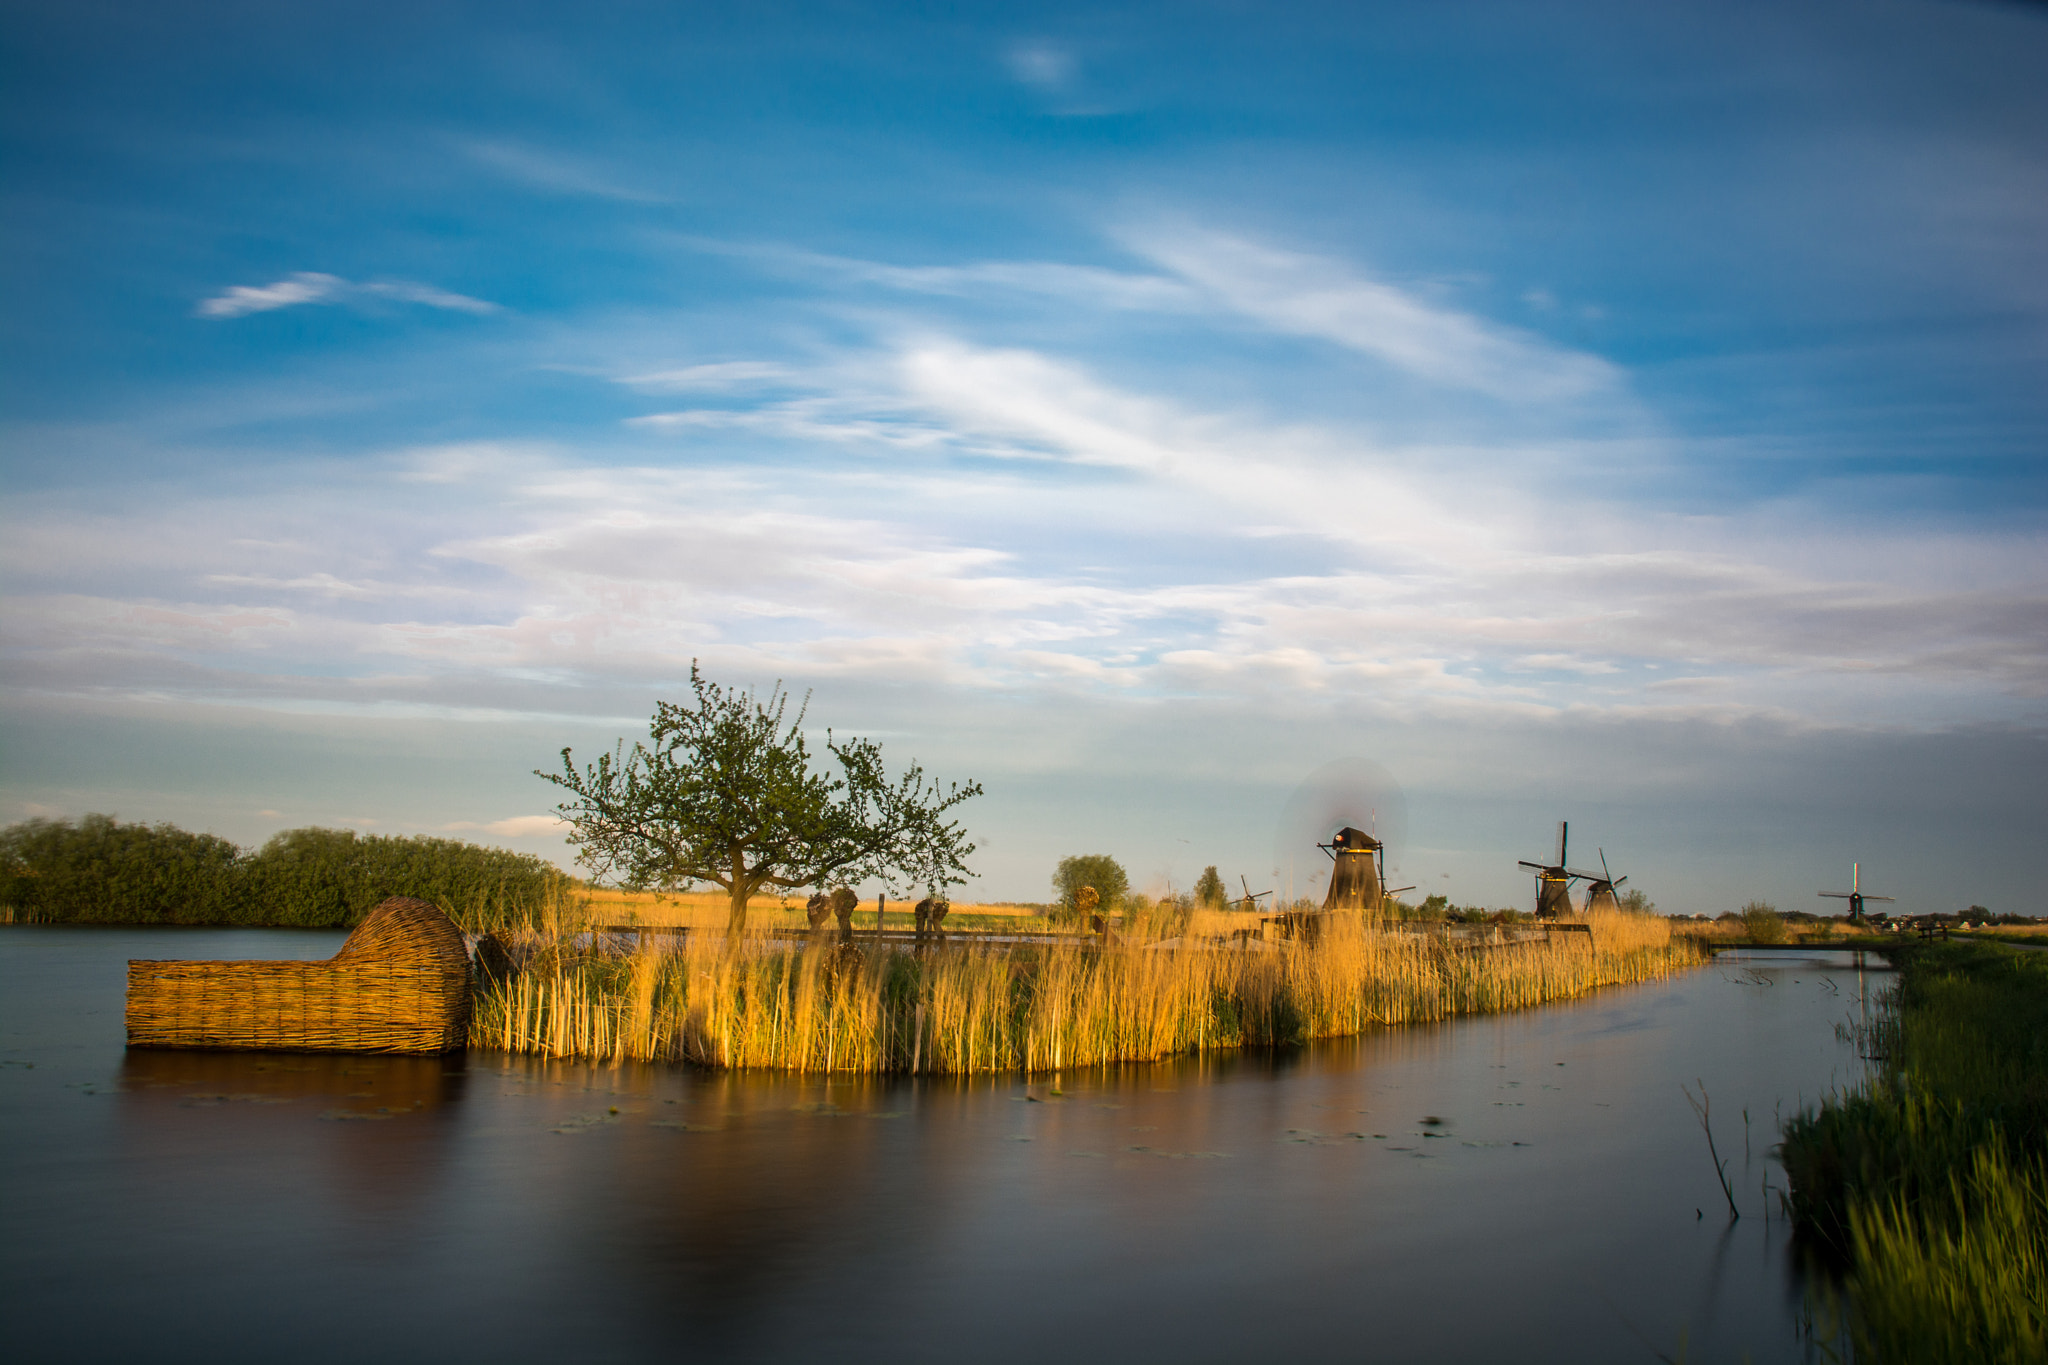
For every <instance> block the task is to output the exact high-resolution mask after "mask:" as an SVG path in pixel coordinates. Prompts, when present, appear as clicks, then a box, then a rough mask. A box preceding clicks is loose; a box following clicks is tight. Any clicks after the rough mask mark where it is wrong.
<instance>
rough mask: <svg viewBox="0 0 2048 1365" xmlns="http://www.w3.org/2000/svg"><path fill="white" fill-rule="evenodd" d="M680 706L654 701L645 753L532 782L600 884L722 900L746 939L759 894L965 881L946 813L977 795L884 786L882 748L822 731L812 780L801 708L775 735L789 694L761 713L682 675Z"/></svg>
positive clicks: (959, 843)
mask: <svg viewBox="0 0 2048 1365" xmlns="http://www.w3.org/2000/svg"><path fill="white" fill-rule="evenodd" d="M690 689H691V691H692V692H694V693H695V694H696V700H695V704H694V705H692V706H687V707H686V706H677V705H673V704H671V703H669V702H664V701H657V702H656V703H655V707H654V718H653V720H652V721H651V722H649V725H648V740H649V742H648V743H646V744H640V743H635V744H634V745H633V750H632V752H631V753H630V754H629V753H627V752H626V751H625V741H624V740H620V741H619V743H618V745H617V746H615V748H614V750H613V752H612V753H609V754H600V755H599V756H598V760H597V762H596V763H593V764H591V765H589V766H588V767H586V768H582V769H578V768H577V766H576V763H575V759H574V757H573V755H572V754H571V752H570V751H569V750H568V749H564V750H562V771H561V772H559V773H548V772H542V771H540V770H538V769H536V770H535V774H536V776H539V777H543V778H545V779H547V780H548V781H549V782H552V783H554V784H555V785H556V786H558V787H561V788H563V789H564V790H565V791H567V792H569V793H570V795H571V797H572V798H573V799H572V800H568V801H564V802H563V803H562V804H560V805H559V806H557V807H556V809H557V810H559V811H560V812H561V813H562V815H563V816H564V817H565V818H566V819H568V820H569V821H570V822H571V823H572V824H574V826H575V832H574V833H573V834H572V835H570V837H569V842H570V843H571V844H574V845H575V846H577V847H578V848H579V849H580V850H581V852H580V853H579V855H578V857H579V860H580V861H581V862H582V863H583V864H584V866H586V867H588V868H589V869H590V870H591V872H592V874H593V875H594V876H595V877H596V878H597V879H598V880H600V881H603V880H605V879H607V878H615V879H617V880H618V881H620V882H622V883H624V884H625V885H628V886H634V887H654V888H658V889H661V890H682V889H684V888H687V887H689V886H692V885H695V884H697V883H699V882H708V883H710V884H711V885H713V886H717V887H721V888H723V889H724V891H725V892H726V894H727V896H728V897H729V898H730V906H731V908H730V910H729V912H728V915H727V920H726V926H727V929H728V931H729V932H732V933H738V932H740V931H741V930H742V929H744V928H745V927H746V923H747V902H748V901H749V900H750V899H752V897H753V896H754V894H755V893H756V892H758V891H760V890H761V889H762V888H763V887H776V888H782V889H788V888H793V887H799V886H816V887H819V888H821V889H822V888H823V887H824V886H825V884H826V883H827V882H828V881H832V880H834V879H838V880H844V881H849V882H859V881H865V880H867V879H869V878H880V879H881V880H883V881H884V882H886V883H888V884H889V886H890V888H891V890H894V889H895V888H896V886H897V885H898V879H899V878H901V879H902V880H903V881H904V882H907V883H909V884H910V885H919V884H922V885H923V886H925V887H926V888H927V889H928V890H929V891H931V892H932V893H933V894H936V893H937V892H938V891H939V890H940V889H941V888H943V887H945V886H949V885H955V884H958V883H961V882H964V881H965V880H966V878H967V876H969V875H972V874H970V873H968V871H967V867H966V863H965V862H964V859H966V857H967V856H968V855H969V854H971V853H973V852H974V845H973V844H971V843H969V842H967V836H966V831H965V830H963V829H962V828H961V827H960V825H959V823H958V822H956V821H950V820H947V819H945V818H944V817H945V814H946V812H947V811H949V810H951V809H953V807H955V806H957V805H959V804H960V803H961V802H963V801H965V800H967V799H968V798H969V797H974V796H979V795H981V784H980V783H978V782H969V783H967V784H965V785H958V784H955V785H952V786H948V787H945V788H943V789H942V788H941V787H940V786H939V784H938V783H936V782H932V783H929V784H928V783H927V782H926V781H925V776H924V769H923V768H921V767H919V766H918V765H917V764H915V763H913V764H911V765H910V768H909V770H908V771H906V772H905V773H904V774H903V776H902V777H901V778H900V779H898V780H897V781H895V782H893V783H892V782H890V781H889V779H888V777H887V775H886V774H885V773H884V771H883V768H882V751H881V746H879V745H877V744H875V743H874V742H873V741H871V740H865V739H849V740H846V741H844V742H841V741H839V740H837V739H834V738H833V737H832V732H831V731H829V730H828V731H826V732H825V752H826V754H827V755H829V756H830V759H831V761H832V762H833V763H835V764H836V765H837V771H836V772H819V771H816V770H814V769H813V768H812V766H811V754H810V750H809V747H808V746H807V744H806V743H805V740H804V735H803V721H804V716H805V714H806V713H807V712H808V710H809V708H810V698H809V696H808V695H806V696H805V698H804V703H803V705H801V706H799V707H798V708H797V714H796V717H795V718H794V719H792V720H788V721H787V722H786V723H785V712H786V710H787V707H788V702H789V697H788V694H787V693H785V692H784V691H783V690H782V684H781V683H780V682H777V683H776V684H775V686H774V688H773V689H771V691H770V692H769V694H768V699H767V701H766V702H763V701H761V700H760V699H759V698H757V697H755V696H754V694H753V693H751V692H744V693H743V692H740V691H738V690H736V689H727V688H723V687H720V686H719V685H718V684H716V683H713V682H709V681H707V680H706V679H705V678H704V676H703V674H701V673H700V672H698V669H697V665H696V663H695V661H694V660H693V661H692V662H691V664H690Z"/></svg>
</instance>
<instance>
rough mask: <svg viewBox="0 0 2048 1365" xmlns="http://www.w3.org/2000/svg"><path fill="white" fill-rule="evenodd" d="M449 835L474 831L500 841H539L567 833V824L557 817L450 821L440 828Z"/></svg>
mask: <svg viewBox="0 0 2048 1365" xmlns="http://www.w3.org/2000/svg"><path fill="white" fill-rule="evenodd" d="M441 828H442V829H444V830H448V831H450V832H451V833H455V832H466V831H471V830H474V831H476V832H478V833H482V834H495V835H497V836H498V837H500V838H502V839H541V838H546V837H547V836H548V835H551V834H553V835H559V834H564V833H567V832H568V829H569V822H568V821H566V820H564V819H563V818H562V817H561V816H559V815H514V816H512V817H511V818H509V819H505V820H486V821H481V822H480V821H476V820H452V821H450V822H449V823H447V824H445V825H443V826H441Z"/></svg>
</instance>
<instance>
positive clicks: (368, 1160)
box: [120, 1048, 468, 1217]
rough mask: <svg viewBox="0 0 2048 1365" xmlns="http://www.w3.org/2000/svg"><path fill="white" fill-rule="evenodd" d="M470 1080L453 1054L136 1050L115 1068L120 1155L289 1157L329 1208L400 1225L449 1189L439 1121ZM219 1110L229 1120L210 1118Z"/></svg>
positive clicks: (445, 1136)
mask: <svg viewBox="0 0 2048 1365" xmlns="http://www.w3.org/2000/svg"><path fill="white" fill-rule="evenodd" d="M467 1079H468V1070H467V1066H466V1062H465V1059H464V1058H463V1057H461V1056H459V1055H458V1056H453V1057H445V1058H444V1057H378V1056H339V1055H333V1054H323V1053H287V1052H271V1053H266V1052H200V1051H186V1050H183V1049H140V1048H139V1049H134V1050H131V1051H129V1052H127V1053H125V1054H124V1055H123V1057H122V1059H121V1068H120V1081H121V1084H120V1114H121V1132H122V1139H123V1148H124V1151H125V1152H126V1153H128V1154H129V1155H131V1156H136V1157H146V1155H147V1154H148V1153H150V1152H152V1151H155V1150H158V1149H160V1148H162V1147H163V1146H164V1145H165V1144H166V1143H176V1144H181V1145H184V1144H191V1145H197V1146H199V1147H201V1148H202V1149H204V1150H210V1151H213V1152H215V1153H216V1154H217V1155H218V1157H219V1158H220V1159H221V1160H223V1161H233V1160H261V1161H266V1162H269V1161H276V1160H278V1159H279V1154H280V1153H281V1152H284V1151H288V1150H289V1151H295V1152H296V1153H297V1155H298V1156H299V1157H300V1158H301V1159H302V1160H303V1161H304V1162H305V1164H306V1166H307V1168H308V1170H309V1171H310V1172H311V1173H312V1174H313V1175H314V1176H315V1178H317V1179H320V1180H322V1181H324V1182H325V1183H326V1185H327V1186H328V1188H329V1190H330V1192H331V1194H332V1196H333V1197H334V1198H335V1199H337V1200H339V1201H341V1202H343V1203H345V1204H347V1205H349V1206H351V1207H353V1208H356V1209H358V1210H362V1211H372V1212H378V1213H385V1214H389V1215H394V1216H400V1217H403V1216H404V1215H405V1214H406V1213H407V1211H409V1210H415V1209H418V1208H421V1207H424V1206H426V1205H427V1204H428V1203H429V1201H430V1200H431V1198H432V1196H434V1195H435V1193H436V1192H437V1188H438V1187H439V1186H440V1184H441V1183H442V1182H443V1181H444V1180H445V1177H446V1172H447V1167H448V1163H449V1161H450V1160H451V1159H452V1155H453V1147H454V1144H455V1142H456V1135H457V1130H456V1128H455V1127H454V1126H453V1125H452V1124H450V1123H448V1122H443V1121H438V1120H440V1119H444V1118H446V1117H449V1116H448V1115H446V1114H443V1113H442V1111H443V1110H444V1109H445V1108H446V1107H447V1106H451V1105H455V1104H458V1103H459V1102H460V1101H461V1099H462V1097H463V1092H464V1085H465V1082H466V1080H467ZM223 1109H232V1110H234V1111H235V1112H234V1114H233V1115H232V1116H231V1117H228V1118H225V1119H223V1118H222V1117H221V1116H220V1115H219V1114H217V1113H215V1112H213V1111H219V1110H223ZM308 1118H317V1120H318V1123H319V1126H317V1127H315V1126H312V1125H309V1124H308V1123H307V1119H308Z"/></svg>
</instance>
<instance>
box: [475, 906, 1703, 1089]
mask: <svg viewBox="0 0 2048 1365" xmlns="http://www.w3.org/2000/svg"><path fill="white" fill-rule="evenodd" d="M519 937H520V942H519V943H518V944H517V945H516V946H517V948H518V949H519V950H520V952H521V953H523V954H524V955H526V956H527V967H526V970H525V971H523V972H522V973H520V974H519V975H518V976H517V977H516V978H515V979H513V980H512V981H511V982H510V983H509V984H502V985H498V986H495V987H493V988H490V989H487V990H486V991H485V992H484V993H483V995H482V997H481V998H480V1000H479V1002H478V1008H477V1013H476V1022H475V1025H474V1028H473V1031H472V1035H471V1037H472V1041H473V1042H474V1043H475V1044H476V1045H478V1046H481V1047H492V1048H504V1049H506V1050H509V1051H515V1052H538V1053H544V1054H548V1055H552V1056H582V1057H598V1058H624V1057H634V1058H660V1059H680V1060H689V1061H694V1062H698V1063H702V1064H705V1065H711V1066H747V1067H769V1068H775V1069H780V1070H787V1071H802V1072H830V1071H837V1072H887V1071H896V1072H919V1073H928V1074H958V1073H966V1072H986V1071H1016V1070H1022V1071H1057V1070H1060V1069H1061V1068H1064V1067H1081V1066H1091V1065H1097V1064H1101V1063H1106V1062H1119V1061H1146V1060H1154V1059H1157V1058H1162V1057H1168V1056H1172V1055H1174V1054H1177V1053H1184V1052H1190V1051H1196V1050H1201V1049H1206V1048H1219V1047H1237V1046H1242V1045H1246V1044H1276V1043H1289V1042H1297V1041H1301V1040H1304V1039H1309V1038H1327V1037H1336V1036H1340V1035H1345V1034H1353V1033H1359V1032H1362V1031H1364V1030H1366V1029H1369V1028H1372V1027H1374V1026H1376V1025H1385V1024H1401V1023H1415V1022H1425V1021H1431V1020H1439V1019H1447V1018H1451V1017H1453V1016H1457V1015H1465V1014H1480V1013H1487V1012H1491V1011H1497V1010H1510V1009H1522V1008H1526V1007H1529V1006H1533V1005H1540V1004H1544V1003H1546V1002H1549V1001H1554V1000H1562V999H1568V998H1570V997H1572V996H1576V995H1580V994H1583V993H1585V992H1587V991H1590V990H1594V989H1597V988H1599V987H1601V986H1608V985H1616V984H1621V983H1625V982H1633V981H1641V980H1645V979H1648V978H1652V977H1659V976H1664V975H1668V974H1670V973H1672V972H1674V971H1678V970H1682V969H1683V968H1686V967H1689V966H1691V965H1693V964H1694V963H1695V962H1697V961H1698V960H1699V959H1698V955H1697V953H1696V951H1695V950H1694V949H1693V948H1692V946H1691V945H1689V944H1685V943H1676V942H1674V941H1673V940H1672V938H1671V935H1670V931H1669V927H1668V925H1667V924H1666V922H1665V921H1663V920H1662V919H1658V918H1654V917H1645V916H1630V915H1615V916H1603V917H1601V918H1600V919H1599V920H1598V921H1596V923H1595V925H1594V932H1593V933H1592V934H1591V935H1590V936H1587V935H1567V936H1561V937H1563V938H1565V939H1569V940H1571V941H1569V942H1558V943H1535V944H1527V945H1517V946H1509V947H1499V948H1487V949H1476V950H1475V949H1470V948H1459V947H1455V946H1450V945H1446V944H1445V943H1444V942H1442V941H1441V940H1439V939H1434V938H1431V937H1428V936H1425V935H1418V934H1407V933H1399V932H1387V931H1385V929H1384V927H1383V926H1380V925H1375V924H1371V923H1368V922H1365V921H1363V920H1359V919H1351V918H1339V919H1337V920H1336V921H1335V922H1334V924H1333V926H1332V928H1331V930H1330V932H1328V933H1326V934H1325V935H1324V937H1323V938H1322V939H1321V940H1320V941H1319V942H1316V943H1313V944H1306V943H1283V944H1278V945H1273V946H1258V947H1254V948H1251V949H1249V950H1234V949H1216V948H1212V947H1205V946H1198V945H1194V944H1190V943H1187V942H1180V943H1173V942H1165V943H1161V942H1146V941H1143V940H1137V941H1132V940H1125V941H1122V942H1118V943H1114V944H1112V945H1110V946H1108V947H1100V946H1096V945H1092V944H1084V943H1074V944H1038V945H1013V946H991V945H974V946H969V945H959V944H954V945H948V946H945V947H939V948H932V949H927V950H925V951H923V952H919V951H915V950H911V949H908V948H903V947H891V946H888V945H877V944H873V943H871V942H865V943H864V942H859V941H856V942H855V943H853V944H851V945H839V944H837V943H836V942H831V941H829V940H821V941H819V942H817V943H815V944H797V943H789V942H787V941H782V940H771V939H767V938H764V937H761V936H754V937H750V938H747V939H742V940H729V939H726V938H724V937H722V936H719V935H714V934H691V935H689V936H688V937H687V938H684V939H681V940H680V941H678V940H677V939H674V938H663V937H659V936H651V935H650V936H645V937H644V939H643V945H642V946H641V947H640V948H639V949H637V950H636V951H634V952H632V953H629V954H624V955H606V954H604V953H602V952H599V951H594V950H592V949H589V948H579V947H578V946H576V945H577V944H578V943H579V941H580V940H579V939H578V937H577V935H576V934H575V932H574V926H573V925H572V924H569V923H566V922H565V923H562V924H558V925H555V926H552V927H551V928H549V929H545V930H541V931H531V930H529V931H525V932H524V933H523V934H522V935H520V936H519Z"/></svg>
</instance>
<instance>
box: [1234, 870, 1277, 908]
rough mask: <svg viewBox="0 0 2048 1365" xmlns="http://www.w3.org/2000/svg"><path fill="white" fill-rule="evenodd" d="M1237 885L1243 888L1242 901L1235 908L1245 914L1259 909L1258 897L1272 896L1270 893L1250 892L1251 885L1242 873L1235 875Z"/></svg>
mask: <svg viewBox="0 0 2048 1365" xmlns="http://www.w3.org/2000/svg"><path fill="white" fill-rule="evenodd" d="M1237 884H1238V885H1239V886H1241V887H1243V888H1244V899H1243V900H1241V901H1239V902H1238V903H1237V908H1238V909H1240V910H1242V911H1244V912H1245V913H1247V914H1249V913H1251V912H1252V911H1254V910H1257V909H1258V908H1259V897H1261V896H1270V895H1272V894H1273V893H1272V892H1270V891H1254V890H1252V884H1251V883H1250V882H1248V881H1246V880H1245V879H1244V874H1243V873H1242V872H1240V873H1238V874H1237Z"/></svg>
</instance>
